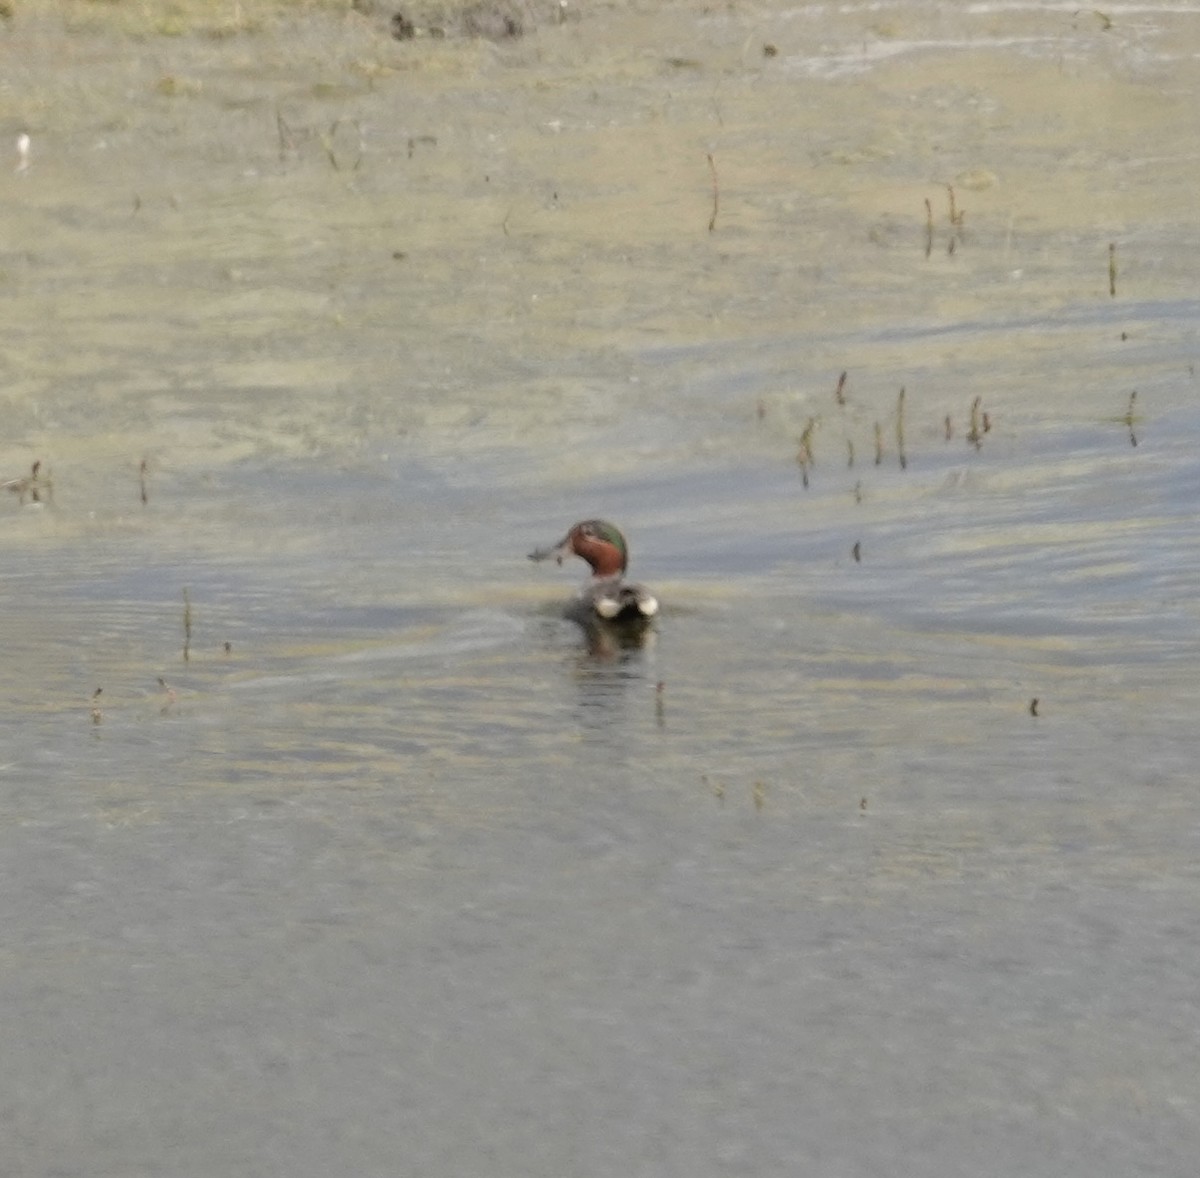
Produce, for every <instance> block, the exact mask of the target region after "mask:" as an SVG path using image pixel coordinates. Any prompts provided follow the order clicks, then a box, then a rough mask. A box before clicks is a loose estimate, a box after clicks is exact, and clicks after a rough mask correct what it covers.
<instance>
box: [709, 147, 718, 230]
mask: <svg viewBox="0 0 1200 1178" xmlns="http://www.w3.org/2000/svg"><path fill="white" fill-rule="evenodd" d="M705 158H706V159H707V160H708V170H709V171H710V172H711V173H712V196H713V210H712V216H711V217H709V219H708V231H709V233H711V232H712V231H713V230H714V229H716V227H717V213H718V212H719V211H720V208H721V189H720V186H719V185H718V183H717V164H716V161H715V160H714V159H713V157H712V152H711V151H710V152H709V153H708V154H707V156H705Z"/></svg>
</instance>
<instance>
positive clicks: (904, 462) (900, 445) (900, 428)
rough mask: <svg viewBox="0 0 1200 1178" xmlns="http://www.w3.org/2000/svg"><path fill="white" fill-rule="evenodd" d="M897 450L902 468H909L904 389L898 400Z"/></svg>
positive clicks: (901, 390)
mask: <svg viewBox="0 0 1200 1178" xmlns="http://www.w3.org/2000/svg"><path fill="white" fill-rule="evenodd" d="M896 452H897V454H898V455H899V458H900V469H901V470H907V469H908V457H907V456H906V455H905V453H904V389H903V387H901V389H900V396H899V397H898V398H897V400H896Z"/></svg>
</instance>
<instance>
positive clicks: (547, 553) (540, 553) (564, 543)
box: [529, 537, 571, 564]
mask: <svg viewBox="0 0 1200 1178" xmlns="http://www.w3.org/2000/svg"><path fill="white" fill-rule="evenodd" d="M570 554H571V552H570V538H569V537H568V538H567V539H566V540H560V541H559V542H558V543H557V544H554V545H552V546H551V547H549V548H535V549H534V550H533V551H532V552H531V553H530V554H529V559H530V560H556V561H558V563H559V564H562V562H563V557H564V556H570Z"/></svg>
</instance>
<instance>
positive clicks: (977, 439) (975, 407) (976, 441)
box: [967, 397, 990, 450]
mask: <svg viewBox="0 0 1200 1178" xmlns="http://www.w3.org/2000/svg"><path fill="white" fill-rule="evenodd" d="M982 404H983V398H982V397H976V398H975V400H974V401H972V402H971V428H970V429H969V430H968V431H967V441H968V442H970V443H971V445H972V446H974V447H975V449H976V450H978V449H979V447H980V446H981V445H982V444H983V435H984V434H985V433H987V429H985V428H983V426H982V424H981V422H980V418H979V407H980V405H982ZM989 425H990V423H989Z"/></svg>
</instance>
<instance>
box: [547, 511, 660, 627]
mask: <svg viewBox="0 0 1200 1178" xmlns="http://www.w3.org/2000/svg"><path fill="white" fill-rule="evenodd" d="M571 555H574V556H581V557H582V558H583V559H584V560H586V561H587V562H588V564H589V565H591V566H592V575H591V577H590V578H589V579H588V580H587V581H585V582H584V584H583V588H582V589H580V590H579V595H578V597H577V598H576V599H575V601H574V602H572V605H571V608H570V609H569V610H568V614H569V616H571V617H573V618H574V619H575V620H576V621H577V622H581V623H583V624H584V625H589V624H590V625H595V624H607V625H613V626H620V627H629V628H645V627H646V626H648V625H649V624H650V620H651V619H652V618H653V617H654V615H655V614H657V613H658V599H657V598H656V597H655V596H654V595H653V594H652V593H651V592H650V590H649V589H647V588H646V587H645V586H644V585H633V584H630V583H629V582H627V581H626V580H625V579H624V577H625V568H626V566H627V565H628V563H629V548H628V545H626V543H625V537H624V536H622V535H621V531H620V529H619V528H617V527H615V526H614V525H613V524H610V523H609V522H608V521H607V520H602V519H585V520H584V521H583V522H582V523H578V524H576V525H575V526H574V527H573V528H572V529H571V530H570V531H569V532H568V533H567V534H566V536H565V537H564V538H563V539H562V540H560V541H559V542H558V543H557V544H555V545H553V546H552V547H550V548H538V549H536V550H535V551H533V552H531V553H530V554H529V559H530V560H550V559H551V558H553V559H554V560H557V561H558V563H559V564H562V562H563V559H564V558H565V557H568V556H571Z"/></svg>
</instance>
